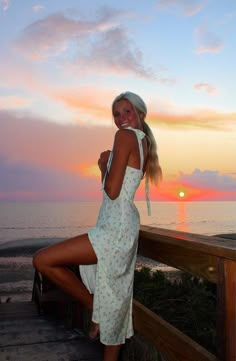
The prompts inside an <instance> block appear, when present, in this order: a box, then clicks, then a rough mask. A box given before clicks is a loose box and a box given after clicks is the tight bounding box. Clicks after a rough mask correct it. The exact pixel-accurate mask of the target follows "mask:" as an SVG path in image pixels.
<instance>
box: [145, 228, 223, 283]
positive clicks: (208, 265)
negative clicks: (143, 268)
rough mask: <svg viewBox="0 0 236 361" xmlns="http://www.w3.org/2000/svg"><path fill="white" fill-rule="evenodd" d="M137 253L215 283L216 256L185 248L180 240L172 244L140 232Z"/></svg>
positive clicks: (216, 276)
mask: <svg viewBox="0 0 236 361" xmlns="http://www.w3.org/2000/svg"><path fill="white" fill-rule="evenodd" d="M138 253H139V254H140V255H142V256H145V257H148V258H151V259H154V260H156V261H158V262H161V263H164V264H167V265H169V266H172V267H175V268H177V269H180V270H182V271H186V272H190V273H192V274H194V275H196V276H199V277H203V278H205V279H207V280H208V281H210V282H214V283H217V278H218V274H217V265H218V257H216V256H214V255H211V254H209V253H203V252H200V251H198V250H197V249H191V248H187V247H185V244H182V242H181V241H180V242H179V243H178V244H172V243H168V242H166V241H164V242H163V241H160V240H159V238H158V239H153V238H151V239H149V238H147V234H145V236H144V235H143V233H141V235H140V238H139V249H138Z"/></svg>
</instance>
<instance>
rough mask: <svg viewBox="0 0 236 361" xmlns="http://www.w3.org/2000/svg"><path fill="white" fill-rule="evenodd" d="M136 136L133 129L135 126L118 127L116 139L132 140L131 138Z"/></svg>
mask: <svg viewBox="0 0 236 361" xmlns="http://www.w3.org/2000/svg"><path fill="white" fill-rule="evenodd" d="M135 138H136V135H135V132H134V131H133V128H124V129H118V130H117V132H116V134H115V139H116V140H120V141H125V140H126V139H127V140H129V141H130V140H131V139H135Z"/></svg>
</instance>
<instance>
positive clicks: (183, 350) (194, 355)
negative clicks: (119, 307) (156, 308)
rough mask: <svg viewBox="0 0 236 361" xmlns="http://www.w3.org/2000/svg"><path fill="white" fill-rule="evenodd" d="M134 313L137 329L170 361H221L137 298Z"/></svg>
mask: <svg viewBox="0 0 236 361" xmlns="http://www.w3.org/2000/svg"><path fill="white" fill-rule="evenodd" d="M133 314H134V328H135V330H136V331H138V332H139V333H140V334H142V335H143V336H144V338H146V339H147V340H149V341H150V342H151V344H153V345H155V347H156V348H157V349H158V350H159V351H160V352H162V353H164V354H165V355H166V357H167V359H168V361H220V360H219V359H218V358H217V357H216V356H214V355H212V354H211V353H210V352H208V351H207V350H205V349H204V348H203V347H201V346H200V345H199V344H197V343H196V342H194V341H193V340H191V338H189V337H188V336H186V335H185V334H183V333H182V332H180V331H179V330H178V329H176V328H175V327H173V326H172V325H170V324H169V323H168V322H166V321H164V320H163V319H162V318H160V317H159V316H158V315H156V314H155V313H154V312H152V311H150V310H149V309H147V308H146V307H145V306H143V305H142V304H141V303H139V302H138V301H136V300H134V303H133Z"/></svg>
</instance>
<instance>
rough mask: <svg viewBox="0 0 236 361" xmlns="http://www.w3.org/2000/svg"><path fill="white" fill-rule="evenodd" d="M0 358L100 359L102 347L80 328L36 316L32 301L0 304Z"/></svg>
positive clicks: (34, 360)
mask: <svg viewBox="0 0 236 361" xmlns="http://www.w3.org/2000/svg"><path fill="white" fill-rule="evenodd" d="M3 315H4V318H3V317H2V316H3ZM0 360H1V361H9V360H12V361H43V360H47V361H72V360H73V361H85V360H86V361H102V360H103V347H102V345H101V344H100V343H99V342H98V341H90V340H89V338H88V337H86V336H85V335H84V333H83V332H82V331H81V330H78V329H76V330H75V329H68V328H66V327H65V325H64V324H63V323H62V322H59V321H58V320H53V319H47V318H45V317H44V316H42V315H41V316H39V315H38V313H37V309H36V306H35V305H34V304H33V303H30V302H23V303H14V304H11V303H9V304H0Z"/></svg>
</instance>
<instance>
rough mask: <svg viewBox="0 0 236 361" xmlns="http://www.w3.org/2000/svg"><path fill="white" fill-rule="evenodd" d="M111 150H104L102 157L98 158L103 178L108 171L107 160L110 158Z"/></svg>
mask: <svg viewBox="0 0 236 361" xmlns="http://www.w3.org/2000/svg"><path fill="white" fill-rule="evenodd" d="M110 153H111V151H110V150H105V151H104V152H102V153H101V154H100V158H99V159H98V166H99V169H100V171H101V173H102V179H103V177H104V175H105V173H106V170H107V162H108V158H109V156H110Z"/></svg>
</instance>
